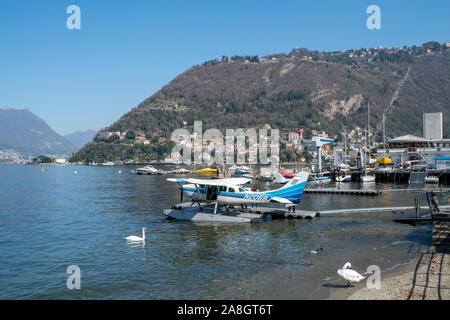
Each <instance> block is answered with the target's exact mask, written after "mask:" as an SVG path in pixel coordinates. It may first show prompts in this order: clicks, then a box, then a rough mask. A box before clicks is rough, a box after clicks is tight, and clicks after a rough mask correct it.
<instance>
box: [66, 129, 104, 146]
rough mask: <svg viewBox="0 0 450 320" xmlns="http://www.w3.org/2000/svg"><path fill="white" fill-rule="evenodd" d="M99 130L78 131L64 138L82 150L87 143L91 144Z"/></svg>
mask: <svg viewBox="0 0 450 320" xmlns="http://www.w3.org/2000/svg"><path fill="white" fill-rule="evenodd" d="M98 131H99V129H88V130H86V131H76V132H73V133H69V134H66V135H65V136H64V138H65V139H67V140H68V141H69V142H70V143H72V144H73V145H74V146H76V147H78V148H81V147H82V146H84V145H85V144H86V143H88V142H90V141H91V140H92V139H93V138H94V137H95V135H96V134H97V132H98Z"/></svg>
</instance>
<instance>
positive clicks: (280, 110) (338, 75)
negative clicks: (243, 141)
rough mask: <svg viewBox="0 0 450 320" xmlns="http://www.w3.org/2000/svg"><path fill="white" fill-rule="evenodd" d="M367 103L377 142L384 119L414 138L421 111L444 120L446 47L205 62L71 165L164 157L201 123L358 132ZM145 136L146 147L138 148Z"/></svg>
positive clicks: (449, 105) (448, 104)
mask: <svg viewBox="0 0 450 320" xmlns="http://www.w3.org/2000/svg"><path fill="white" fill-rule="evenodd" d="M368 104H370V110H371V128H372V132H374V131H375V138H378V141H380V136H381V130H380V128H381V126H380V124H381V119H382V115H383V112H385V113H386V115H387V116H386V134H387V135H388V136H391V137H392V136H396V135H403V134H408V133H409V134H415V135H419V136H420V135H421V133H422V114H423V113H424V112H442V113H443V117H444V122H446V121H448V119H449V116H450V43H444V44H440V43H438V42H434V41H432V42H428V43H425V44H423V45H422V46H412V47H404V48H391V49H385V48H367V49H360V50H347V51H345V52H318V51H311V50H308V49H304V48H300V49H294V50H292V51H291V52H290V53H289V54H275V55H267V56H264V57H262V58H258V57H255V56H245V57H240V56H234V57H231V58H228V57H223V58H222V59H221V60H220V61H219V60H217V59H215V60H210V61H207V62H205V63H203V64H202V65H196V66H193V67H191V68H190V69H188V70H187V71H185V72H183V73H182V74H180V75H179V76H177V77H175V78H174V79H173V80H172V81H170V82H169V83H168V84H167V85H165V86H164V87H163V88H162V89H161V90H159V91H157V92H156V93H155V94H153V95H152V96H151V97H149V98H148V99H146V100H144V101H143V102H142V103H141V104H140V105H139V106H138V107H136V108H133V109H132V110H131V111H130V112H128V113H126V114H125V115H123V116H122V117H121V118H120V119H119V120H118V121H117V122H115V123H114V124H113V125H111V126H109V127H107V128H105V129H103V130H102V131H100V132H99V134H98V135H97V136H96V137H95V138H94V141H93V142H91V143H88V144H87V145H85V146H84V147H83V148H82V149H81V150H80V151H79V152H77V153H76V154H75V156H74V157H73V158H72V159H73V160H75V161H96V162H100V161H112V160H125V159H130V158H135V159H143V158H145V156H146V154H148V153H150V152H151V153H158V156H159V157H162V156H163V155H162V154H161V152H162V150H166V149H165V148H159V147H158V146H160V145H161V144H160V142H159V141H161V139H160V138H166V139H169V138H170V135H171V132H172V131H173V130H174V129H176V128H186V129H188V130H190V131H191V132H192V130H193V123H194V121H195V120H202V121H203V130H206V129H209V128H218V129H220V130H224V129H225V128H249V127H254V128H261V127H262V126H264V125H265V124H269V125H270V126H271V127H272V128H278V129H280V130H281V131H282V133H287V132H289V131H294V130H295V131H297V130H298V129H299V128H303V129H304V132H305V136H306V137H307V138H308V137H311V132H312V130H320V131H326V132H327V133H328V134H330V135H331V136H332V137H333V136H335V135H338V134H339V133H340V132H341V130H342V126H343V125H344V126H345V127H346V128H347V129H352V128H355V127H356V126H359V127H361V128H365V127H366V126H367V108H368ZM127 132H131V133H132V134H129V137H131V139H129V138H126V137H125V134H126V133H127ZM449 135H450V126H446V125H444V136H446V137H448V136H449ZM134 137H136V143H134V144H133V143H132V140H134ZM143 137H145V139H146V140H147V141H150V142H151V145H142V144H139V143H137V142H139V139H141V140H140V141H143V140H142V139H144V138H143ZM338 138H340V136H338ZM372 141H373V140H372ZM158 148H159V149H158Z"/></svg>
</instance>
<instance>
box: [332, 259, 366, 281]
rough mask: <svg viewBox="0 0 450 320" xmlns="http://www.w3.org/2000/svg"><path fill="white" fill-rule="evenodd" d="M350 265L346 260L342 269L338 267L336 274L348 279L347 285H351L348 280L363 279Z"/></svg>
mask: <svg viewBox="0 0 450 320" xmlns="http://www.w3.org/2000/svg"><path fill="white" fill-rule="evenodd" d="M351 267H352V265H351V263H350V262H347V263H346V264H344V266H343V267H342V269H338V271H337V274H338V275H339V276H340V277H341V278H344V279H345V280H347V281H348V286H349V287H351V283H350V282H360V281H361V280H363V279H365V277H363V276H362V275H360V274H359V273H358V272H356V271H355V270H352V269H351Z"/></svg>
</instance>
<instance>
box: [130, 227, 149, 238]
mask: <svg viewBox="0 0 450 320" xmlns="http://www.w3.org/2000/svg"><path fill="white" fill-rule="evenodd" d="M146 230H147V228H145V227H143V228H142V238H141V237H138V236H128V237H126V238H125V240H127V241H145V231H146Z"/></svg>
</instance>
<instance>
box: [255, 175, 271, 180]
mask: <svg viewBox="0 0 450 320" xmlns="http://www.w3.org/2000/svg"><path fill="white" fill-rule="evenodd" d="M273 179H274V178H273V176H272V175H264V176H261V177H259V178H258V180H259V181H273Z"/></svg>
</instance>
